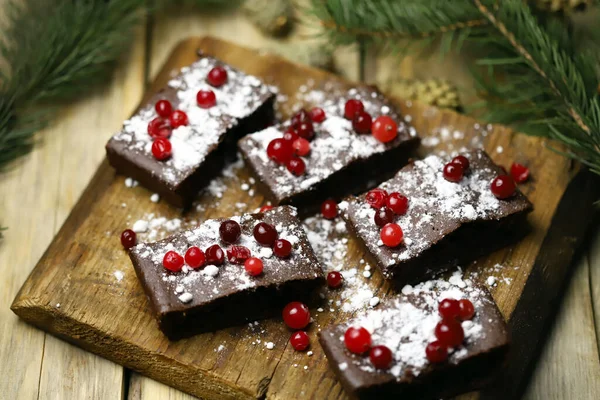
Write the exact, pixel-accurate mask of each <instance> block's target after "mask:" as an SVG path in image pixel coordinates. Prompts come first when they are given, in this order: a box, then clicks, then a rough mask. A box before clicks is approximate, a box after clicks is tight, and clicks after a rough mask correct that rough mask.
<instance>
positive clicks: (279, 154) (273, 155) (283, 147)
mask: <svg viewBox="0 0 600 400" xmlns="http://www.w3.org/2000/svg"><path fill="white" fill-rule="evenodd" d="M293 155H294V149H293V148H292V144H291V143H290V142H288V141H287V140H284V139H273V140H271V142H270V143H269V145H268V146H267V156H269V158H270V159H271V160H273V161H275V162H276V163H278V164H285V163H287V162H288V161H289V160H290V158H292V156H293Z"/></svg>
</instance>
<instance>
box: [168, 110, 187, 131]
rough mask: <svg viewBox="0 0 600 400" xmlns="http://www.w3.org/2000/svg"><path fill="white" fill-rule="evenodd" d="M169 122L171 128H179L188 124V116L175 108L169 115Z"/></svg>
mask: <svg viewBox="0 0 600 400" xmlns="http://www.w3.org/2000/svg"><path fill="white" fill-rule="evenodd" d="M169 122H170V123H171V126H172V127H173V128H179V127H180V126H185V125H187V124H188V116H187V114H186V113H185V112H183V111H181V110H175V111H173V113H172V114H171V116H170V117H169Z"/></svg>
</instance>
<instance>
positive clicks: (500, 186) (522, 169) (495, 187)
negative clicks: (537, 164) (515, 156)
mask: <svg viewBox="0 0 600 400" xmlns="http://www.w3.org/2000/svg"><path fill="white" fill-rule="evenodd" d="M528 179H529V168H527V167H526V166H524V165H523V164H519V163H516V162H513V163H512V165H511V166H510V176H509V175H508V174H506V173H505V174H502V175H498V176H497V177H496V178H495V179H494V180H493V181H492V184H491V185H490V189H491V190H492V193H493V194H494V196H496V197H497V198H499V199H507V198H509V197H512V196H513V195H514V194H515V192H516V191H517V186H516V183H523V182H526V181H527V180H528Z"/></svg>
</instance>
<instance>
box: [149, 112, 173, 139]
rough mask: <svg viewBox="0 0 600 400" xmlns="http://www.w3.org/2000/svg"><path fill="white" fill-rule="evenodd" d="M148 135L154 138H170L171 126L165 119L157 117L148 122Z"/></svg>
mask: <svg viewBox="0 0 600 400" xmlns="http://www.w3.org/2000/svg"><path fill="white" fill-rule="evenodd" d="M148 135H150V136H151V137H152V138H153V139H156V138H161V137H163V138H168V137H170V136H171V126H170V125H169V123H168V122H167V121H165V120H164V119H162V118H160V117H156V118H154V119H153V120H152V121H150V122H149V123H148Z"/></svg>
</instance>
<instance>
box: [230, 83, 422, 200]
mask: <svg viewBox="0 0 600 400" xmlns="http://www.w3.org/2000/svg"><path fill="white" fill-rule="evenodd" d="M348 99H360V100H362V102H363V104H364V106H365V111H366V112H368V113H369V114H371V117H372V118H373V120H375V118H377V117H379V116H381V115H389V116H390V117H391V118H393V119H394V121H396V123H397V124H398V136H397V137H396V139H394V140H393V141H391V142H389V143H381V142H379V141H378V140H377V139H375V138H374V137H373V135H371V134H358V133H356V132H355V131H354V129H353V128H352V121H350V120H347V119H345V118H344V117H343V115H344V104H345V103H346V100H348ZM315 100H316V101H315V104H314V106H317V107H321V108H322V109H323V110H324V111H325V114H326V119H325V121H323V122H322V123H316V122H315V123H313V126H314V130H315V136H314V139H313V140H312V142H311V152H310V154H309V155H308V156H306V157H304V161H305V162H306V173H305V174H304V175H302V176H299V177H297V176H294V175H292V174H291V173H290V172H289V171H288V170H287V169H286V168H285V166H278V165H276V164H275V163H274V162H273V161H271V160H270V159H269V158H268V156H267V151H266V150H267V146H268V145H269V142H270V141H271V140H273V139H276V138H280V137H282V136H283V133H284V132H285V129H286V128H287V127H288V126H289V125H290V122H289V121H288V122H286V123H285V124H282V125H280V126H274V127H269V128H267V129H265V130H263V131H260V132H257V133H254V134H252V135H248V136H246V137H244V138H242V139H241V140H240V142H239V148H240V151H241V152H242V153H244V154H245V155H246V159H247V160H250V162H252V164H253V165H254V167H255V169H256V171H257V172H258V174H259V175H260V179H261V180H262V181H263V182H264V183H265V184H266V185H267V186H269V188H270V189H271V190H272V191H273V193H274V194H275V196H276V197H277V200H278V201H281V200H283V199H285V198H288V197H290V196H293V195H296V194H299V193H302V192H304V191H306V190H309V189H311V188H312V187H313V186H314V185H316V184H318V183H319V182H322V181H323V180H325V179H326V178H328V177H329V176H330V175H332V174H333V173H335V172H337V171H339V170H341V169H343V168H345V167H347V166H348V165H349V164H351V163H353V162H355V161H357V160H365V159H367V158H369V157H370V156H372V155H373V154H376V153H382V152H385V151H386V150H389V149H392V148H396V147H398V146H401V145H403V144H405V143H406V142H408V141H413V140H416V137H417V133H416V131H415V130H414V128H412V127H409V126H408V125H406V124H405V123H404V121H403V119H402V118H401V116H400V114H399V113H398V112H397V111H396V109H395V108H394V106H393V105H392V104H391V103H390V102H389V101H388V100H387V99H385V97H384V96H383V95H382V94H381V93H379V91H377V90H376V89H374V88H372V87H358V88H352V89H350V90H347V91H346V90H345V91H343V92H341V91H340V90H339V88H338V89H337V90H336V89H330V90H329V91H328V92H323V96H322V97H321V98H319V99H315Z"/></svg>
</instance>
